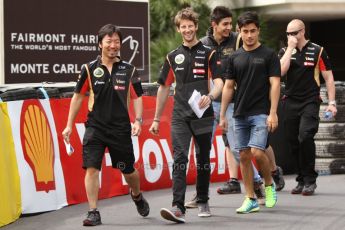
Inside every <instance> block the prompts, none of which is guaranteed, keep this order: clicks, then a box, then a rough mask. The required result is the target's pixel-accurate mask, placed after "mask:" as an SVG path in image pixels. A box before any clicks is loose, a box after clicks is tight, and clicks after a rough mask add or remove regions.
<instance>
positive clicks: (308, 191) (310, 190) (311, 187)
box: [302, 183, 317, 196]
mask: <svg viewBox="0 0 345 230" xmlns="http://www.w3.org/2000/svg"><path fill="white" fill-rule="evenodd" d="M316 187H317V186H316V183H314V184H306V185H305V186H304V188H303V190H302V195H303V196H311V195H313V194H314V192H315V189H316Z"/></svg>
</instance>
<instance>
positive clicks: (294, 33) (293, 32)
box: [286, 29, 303, 36]
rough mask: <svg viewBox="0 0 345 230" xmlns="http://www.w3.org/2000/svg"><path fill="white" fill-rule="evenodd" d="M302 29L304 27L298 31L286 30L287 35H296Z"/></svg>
mask: <svg viewBox="0 0 345 230" xmlns="http://www.w3.org/2000/svg"><path fill="white" fill-rule="evenodd" d="M301 30H303V29H300V30H297V31H292V32H286V36H290V35H292V36H296V35H297V34H298V33H299V32H300V31H301Z"/></svg>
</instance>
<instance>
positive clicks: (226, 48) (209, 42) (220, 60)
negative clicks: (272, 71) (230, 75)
mask: <svg viewBox="0 0 345 230" xmlns="http://www.w3.org/2000/svg"><path fill="white" fill-rule="evenodd" d="M200 41H201V42H202V43H203V44H204V45H206V46H209V47H210V48H211V49H212V50H214V51H215V52H216V53H215V56H216V58H217V68H218V69H219V72H220V73H224V72H225V71H226V66H227V62H228V59H229V57H230V55H231V54H233V52H235V50H237V49H238V48H239V47H240V46H242V40H241V38H240V36H239V34H238V33H235V32H230V35H229V37H227V38H225V39H224V40H223V41H222V42H221V43H220V44H218V42H216V40H215V39H214V37H213V28H212V27H210V28H209V29H208V30H207V36H205V37H203V38H201V39H200ZM221 99H222V95H220V96H219V97H218V98H216V99H215V101H218V102H220V101H221Z"/></svg>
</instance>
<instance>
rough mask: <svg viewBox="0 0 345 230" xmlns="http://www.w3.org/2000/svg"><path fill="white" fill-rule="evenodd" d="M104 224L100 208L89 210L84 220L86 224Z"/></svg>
mask: <svg viewBox="0 0 345 230" xmlns="http://www.w3.org/2000/svg"><path fill="white" fill-rule="evenodd" d="M100 224H102V221H101V214H99V211H98V210H91V211H88V212H87V217H86V219H85V220H84V221H83V225H84V226H96V225H100Z"/></svg>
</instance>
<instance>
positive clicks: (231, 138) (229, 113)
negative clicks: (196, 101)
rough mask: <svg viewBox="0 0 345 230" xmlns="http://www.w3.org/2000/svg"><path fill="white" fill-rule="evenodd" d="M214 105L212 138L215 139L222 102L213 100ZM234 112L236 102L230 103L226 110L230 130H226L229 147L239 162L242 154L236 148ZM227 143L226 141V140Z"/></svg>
mask: <svg viewBox="0 0 345 230" xmlns="http://www.w3.org/2000/svg"><path fill="white" fill-rule="evenodd" d="M212 106H213V111H214V117H215V120H214V126H213V130H212V140H213V136H214V133H215V131H216V126H217V124H218V123H219V116H220V106H221V103H220V102H216V101H214V102H212ZM233 114H234V103H230V104H229V105H228V109H227V110H226V115H225V116H226V119H227V121H228V131H227V132H226V137H227V144H228V145H226V146H227V147H230V150H231V152H232V153H233V154H234V156H235V158H236V161H237V162H239V159H240V155H239V152H238V150H236V149H235V142H236V139H235V132H234V119H233V117H232V116H233ZM224 143H226V142H224Z"/></svg>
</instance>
